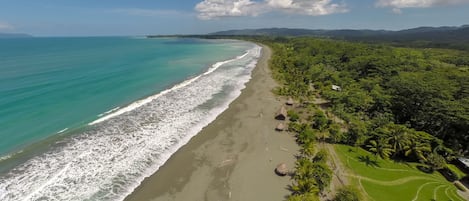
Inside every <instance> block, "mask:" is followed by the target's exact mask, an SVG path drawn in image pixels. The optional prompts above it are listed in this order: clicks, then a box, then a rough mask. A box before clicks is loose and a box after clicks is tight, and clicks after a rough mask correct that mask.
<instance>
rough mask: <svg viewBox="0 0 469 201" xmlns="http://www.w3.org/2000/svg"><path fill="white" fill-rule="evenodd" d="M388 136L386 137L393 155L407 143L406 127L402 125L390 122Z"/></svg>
mask: <svg viewBox="0 0 469 201" xmlns="http://www.w3.org/2000/svg"><path fill="white" fill-rule="evenodd" d="M389 126H390V133H389V135H390V136H389V137H388V138H387V139H386V140H387V141H388V142H389V143H390V144H391V146H392V149H393V151H394V156H395V155H396V154H398V153H401V152H402V151H403V150H404V147H405V146H406V145H407V144H408V143H409V139H408V133H407V131H408V128H407V127H406V126H404V125H396V124H391V125H389Z"/></svg>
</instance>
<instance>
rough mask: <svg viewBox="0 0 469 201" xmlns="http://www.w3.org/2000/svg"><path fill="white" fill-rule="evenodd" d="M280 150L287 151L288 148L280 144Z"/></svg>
mask: <svg viewBox="0 0 469 201" xmlns="http://www.w3.org/2000/svg"><path fill="white" fill-rule="evenodd" d="M280 150H282V151H286V152H288V149H287V148H285V147H282V146H280Z"/></svg>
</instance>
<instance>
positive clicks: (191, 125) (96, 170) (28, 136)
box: [0, 37, 261, 201]
mask: <svg viewBox="0 0 469 201" xmlns="http://www.w3.org/2000/svg"><path fill="white" fill-rule="evenodd" d="M260 51H261V48H260V47H259V46H257V45H255V44H253V43H249V42H243V41H235V40H204V39H189V38H185V39H183V38H157V39H147V38H139V37H89V38H22V39H2V40H0V128H1V129H0V139H1V140H0V200H4V201H7V200H123V199H124V198H125V197H126V196H127V195H128V194H130V193H131V192H132V191H133V190H134V189H135V188H136V187H137V186H138V185H139V184H140V182H142V181H143V179H144V178H145V177H148V176H150V175H151V174H153V173H154V172H156V171H157V170H158V168H159V167H160V166H161V165H162V164H164V163H165V162H166V160H167V159H168V158H169V157H170V156H171V155H172V154H173V153H174V152H175V151H177V150H178V149H179V148H180V147H181V146H183V145H184V144H186V143H187V142H188V141H189V140H190V138H192V137H193V136H195V135H196V134H197V133H198V132H199V131H200V130H201V129H202V128H203V127H205V126H206V125H208V124H209V123H210V122H212V121H213V120H215V118H216V117H217V116H218V115H219V114H221V113H222V112H223V111H224V110H225V109H227V108H228V105H229V104H230V103H231V102H232V101H233V100H234V99H235V98H236V97H238V96H239V95H240V93H241V90H242V89H243V88H244V87H245V84H246V83H247V82H248V81H249V79H250V77H251V71H252V69H253V68H254V67H255V65H256V63H257V59H258V58H259V56H260Z"/></svg>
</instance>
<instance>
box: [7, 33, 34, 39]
mask: <svg viewBox="0 0 469 201" xmlns="http://www.w3.org/2000/svg"><path fill="white" fill-rule="evenodd" d="M30 37H33V36H31V35H28V34H22V33H0V38H30Z"/></svg>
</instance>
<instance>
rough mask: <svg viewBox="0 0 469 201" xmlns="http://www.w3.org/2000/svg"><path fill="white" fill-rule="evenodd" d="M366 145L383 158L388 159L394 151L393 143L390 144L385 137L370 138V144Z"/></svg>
mask: <svg viewBox="0 0 469 201" xmlns="http://www.w3.org/2000/svg"><path fill="white" fill-rule="evenodd" d="M366 147H367V148H368V150H369V151H370V152H373V153H374V154H375V156H376V157H378V156H379V157H381V158H382V159H388V158H389V156H390V155H391V153H392V151H393V149H392V148H391V145H390V144H388V141H387V140H386V139H384V138H378V139H377V140H370V142H369V144H368V145H366Z"/></svg>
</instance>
